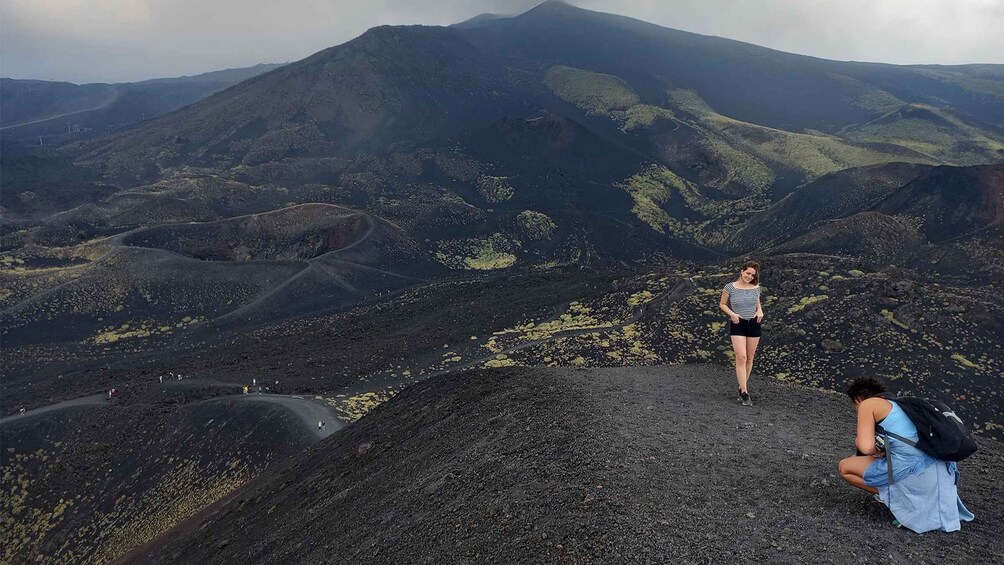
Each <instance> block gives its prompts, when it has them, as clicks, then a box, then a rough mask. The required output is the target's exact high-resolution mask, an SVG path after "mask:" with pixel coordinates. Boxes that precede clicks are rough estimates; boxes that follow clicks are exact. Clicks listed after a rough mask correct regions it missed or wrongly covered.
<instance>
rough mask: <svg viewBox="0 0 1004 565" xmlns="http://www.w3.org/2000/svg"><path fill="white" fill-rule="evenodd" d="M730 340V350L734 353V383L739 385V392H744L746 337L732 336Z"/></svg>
mask: <svg viewBox="0 0 1004 565" xmlns="http://www.w3.org/2000/svg"><path fill="white" fill-rule="evenodd" d="M730 337H731V338H732V350H733V351H735V353H736V381H738V383H739V390H740V391H742V392H746V378H747V373H746V336H741V335H734V336H730Z"/></svg>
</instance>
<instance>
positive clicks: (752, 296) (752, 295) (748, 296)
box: [725, 283, 760, 320]
mask: <svg viewBox="0 0 1004 565" xmlns="http://www.w3.org/2000/svg"><path fill="white" fill-rule="evenodd" d="M725 293H726V294H728V295H729V308H731V309H732V311H733V312H735V313H736V314H739V317H740V318H742V319H744V320H750V319H752V318H753V317H755V316H756V304H757V302H758V301H759V300H760V287H759V286H755V287H753V288H737V287H736V285H735V284H734V283H729V284H727V285H725Z"/></svg>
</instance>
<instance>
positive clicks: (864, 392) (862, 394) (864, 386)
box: [847, 377, 889, 400]
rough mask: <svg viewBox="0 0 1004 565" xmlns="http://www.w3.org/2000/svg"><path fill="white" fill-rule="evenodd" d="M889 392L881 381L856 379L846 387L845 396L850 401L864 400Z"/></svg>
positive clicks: (873, 378)
mask: <svg viewBox="0 0 1004 565" xmlns="http://www.w3.org/2000/svg"><path fill="white" fill-rule="evenodd" d="M888 390H889V387H887V386H885V383H884V382H882V380H881V379H878V378H875V377H858V378H856V379H854V380H853V381H851V384H850V385H849V386H848V387H847V396H849V397H851V400H864V399H866V398H871V397H873V396H878V395H880V394H882V393H883V392H886V391H888Z"/></svg>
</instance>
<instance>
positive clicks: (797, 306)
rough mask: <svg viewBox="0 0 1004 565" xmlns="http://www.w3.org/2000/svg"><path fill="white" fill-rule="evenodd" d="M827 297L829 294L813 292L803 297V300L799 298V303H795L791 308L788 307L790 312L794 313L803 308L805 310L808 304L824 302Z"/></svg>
mask: <svg viewBox="0 0 1004 565" xmlns="http://www.w3.org/2000/svg"><path fill="white" fill-rule="evenodd" d="M827 298H829V296H827V295H825V294H813V295H812V296H806V297H804V298H802V299H801V300H799V301H798V304H795V305H794V306H792V307H791V308H788V313H789V314H794V313H795V312H799V311H801V310H804V309H805V307H806V306H808V305H810V304H815V303H816V302H822V301H823V300H826V299H827Z"/></svg>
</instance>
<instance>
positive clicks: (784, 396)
mask: <svg viewBox="0 0 1004 565" xmlns="http://www.w3.org/2000/svg"><path fill="white" fill-rule="evenodd" d="M733 390H734V382H733V377H732V375H731V374H730V372H729V371H726V370H724V369H721V368H716V367H712V366H685V367H635V368H619V369H605V370H599V369H556V370H551V369H527V368H513V369H506V370H501V371H478V372H471V373H467V374H462V375H451V376H446V377H442V378H435V379H431V380H429V381H426V382H424V383H422V384H419V385H416V386H414V387H411V388H409V389H407V390H405V391H404V392H403V393H401V394H400V395H398V396H397V397H395V398H394V399H392V400H391V401H389V402H388V403H386V404H384V405H383V406H381V407H380V408H378V409H376V410H375V411H374V412H372V413H371V414H370V415H369V416H367V417H366V418H364V419H363V420H361V421H360V422H358V423H357V424H356V425H354V426H352V427H350V428H348V429H346V430H345V431H344V432H343V433H340V434H337V435H335V436H333V437H331V438H329V439H328V440H325V441H322V442H320V443H318V444H316V445H315V446H314V447H313V448H311V449H310V450H309V451H308V452H305V453H304V454H302V455H301V456H297V457H295V458H294V459H293V460H291V462H289V463H288V464H286V465H283V466H282V468H272V469H271V470H270V471H268V472H267V473H266V474H265V476H263V477H262V478H261V479H259V480H258V481H255V482H254V483H252V484H250V485H249V486H248V487H246V488H245V489H244V490H243V491H242V492H241V493H239V494H238V495H237V496H235V497H234V499H232V500H231V501H229V502H228V503H226V504H224V505H222V506H219V507H216V508H215V509H213V510H212V511H211V512H207V513H206V514H204V515H203V518H202V519H200V520H199V521H197V522H195V523H191V524H190V525H189V526H188V527H187V528H186V529H185V530H183V531H178V532H174V533H173V534H170V535H169V537H168V538H166V539H162V540H159V541H157V542H156V543H154V544H151V545H150V546H149V547H148V548H147V551H148V552H147V553H142V554H140V555H135V556H133V559H132V561H131V562H132V563H199V564H204V563H235V562H242V563H249V564H250V563H270V564H283V563H290V564H292V563H316V564H321V563H669V562H674V563H716V562H717V563H725V562H729V563H799V564H801V563H807V562H809V563H847V562H883V563H904V564H906V563H909V564H915V563H1004V552H1002V551H1001V549H1000V546H999V545H998V544H997V542H996V539H997V538H998V536H999V532H1000V531H1001V530H1002V527H1004V510H1002V508H1001V506H1000V504H999V501H1000V500H1001V499H1002V496H1004V486H1002V484H1001V482H1000V481H999V477H1000V476H1001V472H1002V471H1004V447H1002V446H1001V445H1000V444H998V443H996V442H993V441H991V440H981V441H980V445H981V451H980V452H979V453H977V454H976V455H974V456H973V457H972V458H970V459H969V460H967V461H965V462H963V463H962V474H963V478H962V483H961V486H960V494H961V496H962V498H963V500H964V501H965V502H966V504H967V505H968V506H969V508H970V509H971V510H972V511H973V512H974V513H975V514H976V521H975V522H972V523H967V524H964V525H963V529H962V531H961V532H956V533H952V534H944V533H929V534H926V535H916V534H913V533H911V532H908V531H905V530H900V529H896V528H893V527H892V526H891V525H890V522H891V520H892V517H891V516H890V515H889V513H888V512H887V511H886V510H885V509H884V508H883V507H881V506H880V505H878V504H877V503H875V502H873V501H871V499H870V497H869V496H868V495H867V494H865V493H863V492H861V491H857V490H856V489H853V488H852V487H850V486H848V485H846V484H844V483H843V481H842V480H840V479H839V478H838V477H837V475H836V465H837V461H838V460H839V459H840V458H841V457H844V456H846V455H847V454H849V453H851V452H852V451H853V433H854V423H853V417H854V412H853V410H852V409H851V407H850V405H849V404H848V402H847V400H846V397H844V396H843V395H839V394H832V393H824V392H820V391H818V390H812V389H809V388H804V387H800V386H795V385H789V384H779V383H774V382H764V381H763V380H762V379H758V378H754V381H753V384H752V385H751V391H752V392H753V395H754V400H755V402H756V404H755V405H754V406H753V407H752V408H745V407H742V406H739V405H738V404H737V403H736V401H735V397H734V392H733Z"/></svg>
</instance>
